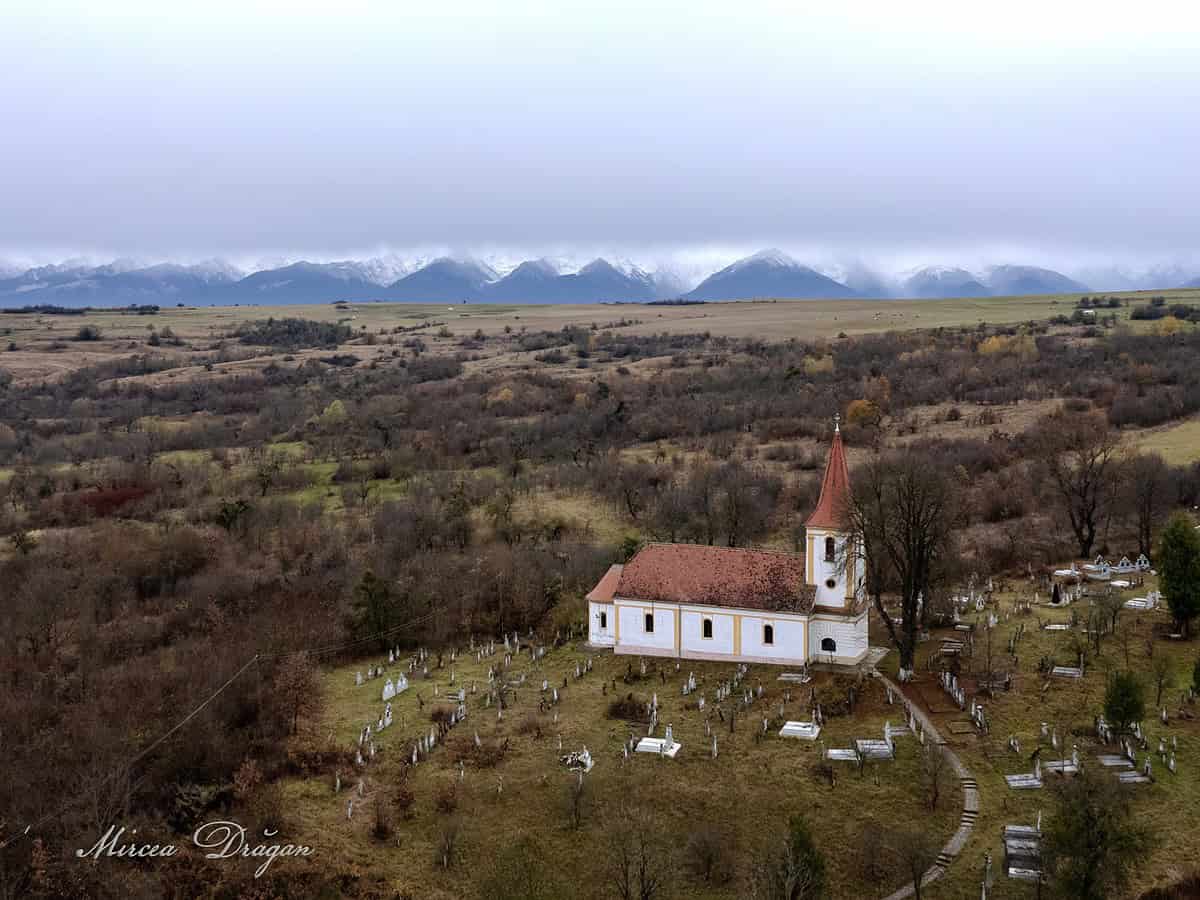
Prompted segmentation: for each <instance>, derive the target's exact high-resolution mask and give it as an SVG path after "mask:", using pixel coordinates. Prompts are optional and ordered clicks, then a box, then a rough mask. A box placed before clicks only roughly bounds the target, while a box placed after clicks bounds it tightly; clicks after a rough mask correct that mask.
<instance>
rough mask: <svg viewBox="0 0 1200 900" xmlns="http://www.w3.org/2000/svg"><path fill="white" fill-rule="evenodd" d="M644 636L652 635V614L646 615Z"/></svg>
mask: <svg viewBox="0 0 1200 900" xmlns="http://www.w3.org/2000/svg"><path fill="white" fill-rule="evenodd" d="M646 634H654V613H646Z"/></svg>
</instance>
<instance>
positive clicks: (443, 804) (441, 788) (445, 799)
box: [433, 781, 458, 815]
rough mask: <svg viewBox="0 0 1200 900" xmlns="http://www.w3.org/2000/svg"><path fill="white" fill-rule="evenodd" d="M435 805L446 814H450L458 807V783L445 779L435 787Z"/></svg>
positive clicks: (435, 807)
mask: <svg viewBox="0 0 1200 900" xmlns="http://www.w3.org/2000/svg"><path fill="white" fill-rule="evenodd" d="M433 807H434V809H436V810H437V811H438V812H440V813H443V814H444V815H450V813H452V812H454V811H455V810H456V809H458V785H457V784H455V783H454V782H453V781H443V782H442V783H441V784H439V785H438V786H437V788H435V789H434V792H433Z"/></svg>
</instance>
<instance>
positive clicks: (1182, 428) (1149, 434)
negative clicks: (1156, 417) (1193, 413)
mask: <svg viewBox="0 0 1200 900" xmlns="http://www.w3.org/2000/svg"><path fill="white" fill-rule="evenodd" d="M1127 440H1129V441H1130V442H1131V443H1133V444H1136V445H1137V447H1138V448H1139V449H1141V450H1143V451H1146V452H1153V453H1161V454H1162V456H1163V458H1164V459H1165V460H1166V461H1167V462H1169V463H1172V464H1174V465H1177V466H1181V465H1185V464H1187V463H1192V462H1196V461H1198V460H1200V419H1189V420H1188V421H1186V422H1179V423H1177V424H1175V425H1168V426H1166V427H1164V428H1147V429H1142V430H1140V431H1137V432H1135V433H1133V434H1131V435H1130V436H1129V437H1128V438H1127Z"/></svg>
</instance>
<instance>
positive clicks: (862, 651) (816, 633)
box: [808, 613, 868, 663]
mask: <svg viewBox="0 0 1200 900" xmlns="http://www.w3.org/2000/svg"><path fill="white" fill-rule="evenodd" d="M827 639H828V640H832V641H833V642H834V646H835V649H834V650H833V651H832V654H831V653H830V651H829V650H826V649H823V648H822V643H823V642H824V641H825V640H827ZM808 649H809V654H810V658H811V660H812V661H813V662H829V661H830V657H831V655H832V659H833V662H835V663H856V662H859V661H860V660H862V658H863V657H864V656H866V654H867V649H868V641H867V615H866V613H863V614H862V615H861V616H860V617H859V618H857V619H840V618H838V619H835V618H824V617H817V616H814V617H813V618H812V619H811V620H810V622H809V639H808Z"/></svg>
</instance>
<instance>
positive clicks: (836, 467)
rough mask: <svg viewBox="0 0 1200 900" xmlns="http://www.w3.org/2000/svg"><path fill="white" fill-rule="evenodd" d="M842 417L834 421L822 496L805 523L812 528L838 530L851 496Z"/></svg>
mask: <svg viewBox="0 0 1200 900" xmlns="http://www.w3.org/2000/svg"><path fill="white" fill-rule="evenodd" d="M840 418H841V417H840V416H834V419H833V440H832V441H831V442H830V444H829V459H828V460H827V461H826V463H825V477H824V479H822V481H821V496H820V498H819V499H818V500H817V506H816V509H814V510H813V511H812V515H811V516H809V517H808V521H807V522H806V523H805V524H806V525H808V526H809V527H811V528H834V529H836V528H838V527H840V524H841V522H840V520H841V515H842V508H843V506H844V505H845V503H846V500H847V499H848V498H849V495H850V470H849V469H848V467H847V466H846V449H845V447H843V446H842V431H841V428H840V427H839V424H840Z"/></svg>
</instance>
